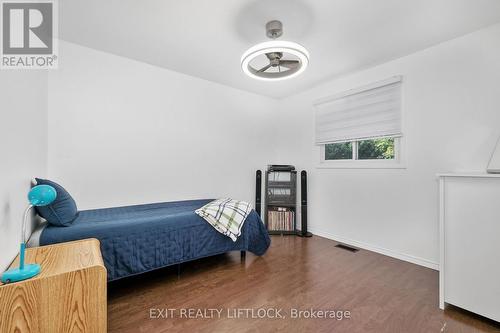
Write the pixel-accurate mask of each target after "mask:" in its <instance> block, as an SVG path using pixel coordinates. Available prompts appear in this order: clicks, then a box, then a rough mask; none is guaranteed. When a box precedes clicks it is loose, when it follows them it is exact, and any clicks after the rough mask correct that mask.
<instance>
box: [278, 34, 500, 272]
mask: <svg viewBox="0 0 500 333" xmlns="http://www.w3.org/2000/svg"><path fill="white" fill-rule="evenodd" d="M499 40H500V25H495V26H492V27H490V28H488V29H484V30H481V31H478V32H475V33H472V34H469V35H467V36H464V37H461V38H458V39H455V40H452V41H449V42H446V43H443V44H440V45H438V46H435V47H433V48H430V49H427V50H424V51H421V52H418V53H415V54H413V55H410V56H407V57H404V58H401V59H398V60H395V61H391V62H389V63H386V64H383V65H380V66H376V67H373V68H370V69H367V70H363V71H360V72H357V73H353V74H351V75H348V76H345V77H342V78H340V79H336V80H331V81H329V82H326V83H324V84H322V85H320V86H317V87H315V88H313V89H310V90H308V91H305V92H303V93H302V94H300V95H297V96H294V97H291V98H288V99H286V100H283V101H282V105H281V107H280V108H281V111H280V112H281V113H282V118H283V119H288V120H289V123H288V124H284V127H285V128H291V131H290V132H284V133H283V135H282V136H281V139H282V141H281V144H280V145H279V147H280V150H279V151H280V152H282V153H281V154H280V161H281V162H286V163H293V164H296V165H297V166H298V167H299V168H304V169H307V170H308V171H309V191H310V193H309V203H310V206H309V213H310V215H309V221H310V222H309V225H310V229H312V231H313V232H315V233H317V234H320V235H324V236H327V237H330V238H333V239H337V240H340V241H345V242H348V243H351V244H353V245H357V246H361V247H365V248H369V249H372V250H377V251H380V252H382V253H386V254H389V255H393V256H396V257H400V258H403V259H405V260H409V261H413V262H417V263H420V264H423V265H427V266H430V267H436V266H437V262H438V196H437V181H436V177H435V175H436V173H437V172H441V171H454V170H455V171H458V170H478V171H484V170H485V168H486V166H487V163H488V160H489V157H490V154H491V152H492V151H493V148H494V145H495V141H496V140H497V138H498V136H499V135H500V84H499V81H500V43H499V42H498V41H499ZM394 75H403V76H404V86H403V87H404V88H403V89H404V91H403V99H404V101H403V104H404V105H403V108H404V111H403V117H404V121H403V122H404V136H405V140H406V147H404V149H405V153H406V157H407V158H406V165H407V168H406V169H404V170H388V169H387V170H370V169H358V170H353V169H351V170H342V169H318V168H317V166H318V164H319V158H320V157H319V148H318V147H316V146H315V145H314V124H313V122H314V109H313V107H312V103H313V102H314V101H315V100H317V99H319V98H322V97H326V96H329V95H332V94H335V93H338V92H342V91H345V90H348V89H351V88H356V87H359V86H363V85H365V84H369V83H372V82H376V81H379V80H382V79H386V78H388V77H391V76H394ZM287 133H291V135H287Z"/></svg>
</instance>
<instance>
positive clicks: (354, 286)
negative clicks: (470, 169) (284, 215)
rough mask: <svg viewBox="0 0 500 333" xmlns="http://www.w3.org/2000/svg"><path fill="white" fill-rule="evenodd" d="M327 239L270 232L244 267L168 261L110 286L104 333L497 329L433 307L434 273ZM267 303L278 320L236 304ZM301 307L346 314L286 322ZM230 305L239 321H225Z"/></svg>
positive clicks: (231, 262)
mask: <svg viewBox="0 0 500 333" xmlns="http://www.w3.org/2000/svg"><path fill="white" fill-rule="evenodd" d="M336 244H337V243H336V242H334V241H331V240H328V239H325V238H321V237H317V236H314V237H313V238H298V237H281V236H273V237H272V244H271V248H270V249H269V251H268V252H267V253H266V254H265V255H264V256H263V257H256V256H254V255H252V254H251V253H248V254H247V257H246V260H245V262H244V263H242V262H241V261H240V254H239V253H237V252H234V253H230V254H225V255H220V256H216V257H212V258H206V259H203V260H197V261H194V262H191V263H186V264H183V265H182V271H181V275H180V278H178V275H177V268H176V267H170V268H166V269H162V270H158V271H155V272H151V273H146V274H142V275H139V276H135V277H131V278H127V279H124V280H120V281H116V282H113V283H110V284H109V290H108V330H109V332H120V333H127V332H133V333H136V332H232V333H234V332H259V333H264V332H273V331H275V332H349V333H355V332H398V333H399V332H425V333H428V332H451V333H459V332H500V324H498V323H495V322H492V321H489V320H486V319H484V318H481V317H479V316H476V315H473V314H471V313H468V312H466V311H463V310H460V309H458V308H454V307H448V308H447V309H446V310H445V311H441V310H440V309H439V308H438V272H436V271H434V270H431V269H427V268H423V267H420V266H417V265H413V264H410V263H407V262H404V261H400V260H397V259H393V258H390V257H386V256H383V255H380V254H376V253H373V252H369V251H365V250H360V251H359V252H357V253H351V252H349V251H346V250H343V249H339V248H336V247H335V245H336ZM276 308H278V309H281V314H282V315H284V316H286V317H287V318H285V319H280V318H270V319H254V318H251V313H249V312H245V311H246V310H241V309H254V311H257V309H276ZM311 308H312V309H313V310H338V311H341V310H342V311H349V312H350V318H349V319H342V320H337V319H331V318H323V319H320V318H316V319H314V318H308V319H306V318H302V319H291V318H290V315H291V311H292V309H300V310H310V309H311ZM151 309H152V310H151ZM159 309H161V310H159ZM163 309H173V310H171V311H172V312H171V313H170V314H173V318H170V316H169V317H168V318H164V317H165V314H166V313H169V312H168V311H169V310H163ZM181 309H194V310H192V311H196V310H198V309H201V310H202V311H203V310H204V309H219V310H221V318H218V314H216V313H215V310H214V311H213V312H212V313H210V312H209V311H210V310H206V311H205V313H200V312H198V313H196V312H194V313H193V315H194V316H195V317H196V316H197V315H203V316H205V318H198V319H195V318H193V319H188V318H181V315H182V313H181V311H183V310H181ZM236 309H240V312H241V313H240V318H239V319H234V318H233V317H235V315H234V312H233V311H235V310H236ZM186 311H187V310H186ZM228 311H229V312H228ZM260 311H261V312H259V313H257V312H254V316H259V315H262V313H263V312H262V311H264V310H260ZM188 314H189V313H187V312H185V313H184V315H188ZM269 314H270V315H274V312H273V310H269ZM328 314H332V313H328ZM336 314H337V315H338V314H339V313H336ZM342 314H343V315H346V313H345V312H344V313H342ZM210 315H212V318H209V317H210ZM246 315H248V316H250V318H245V316H246ZM303 315H306V314H303ZM151 316H153V317H160V318H150V317H151Z"/></svg>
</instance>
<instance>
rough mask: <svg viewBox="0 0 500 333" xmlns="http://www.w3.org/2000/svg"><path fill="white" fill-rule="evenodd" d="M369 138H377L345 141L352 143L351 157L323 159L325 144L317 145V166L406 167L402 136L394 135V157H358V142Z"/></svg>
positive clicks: (342, 167) (331, 167) (347, 167)
mask: <svg viewBox="0 0 500 333" xmlns="http://www.w3.org/2000/svg"><path fill="white" fill-rule="evenodd" d="M370 139H379V138H367V139H358V140H352V141H346V142H351V143H352V149H353V152H352V159H339V160H327V159H325V146H326V144H322V145H320V146H319V150H320V161H319V165H318V168H324V169H406V165H405V163H404V157H405V156H404V151H405V149H404V145H405V140H404V137H402V136H400V137H394V159H391V160H386V159H367V160H359V159H358V142H359V141H364V140H370Z"/></svg>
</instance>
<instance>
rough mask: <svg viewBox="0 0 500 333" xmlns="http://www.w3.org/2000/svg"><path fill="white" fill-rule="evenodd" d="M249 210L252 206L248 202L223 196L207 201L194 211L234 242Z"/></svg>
mask: <svg viewBox="0 0 500 333" xmlns="http://www.w3.org/2000/svg"><path fill="white" fill-rule="evenodd" d="M251 210H252V207H251V206H250V204H249V203H248V202H245V201H238V200H233V199H228V198H225V199H217V200H214V201H212V202H209V203H208V204H206V205H205V206H203V207H201V208H199V209H197V210H196V211H195V213H196V214H198V215H199V216H201V217H203V218H204V219H205V220H206V221H207V222H208V223H210V224H211V225H212V227H214V228H215V229H216V230H217V231H218V232H220V233H221V234H223V235H226V236H228V237H229V238H231V239H232V240H233V242H236V240H237V239H238V237H239V236H240V235H241V228H242V227H243V223H244V222H245V219H246V218H247V216H248V214H250V211H251Z"/></svg>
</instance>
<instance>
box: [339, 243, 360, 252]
mask: <svg viewBox="0 0 500 333" xmlns="http://www.w3.org/2000/svg"><path fill="white" fill-rule="evenodd" d="M335 247H338V248H339V249H342V250H346V251H349V252H352V253H356V252H358V251H359V249H356V248H354V247H351V246H349V245H345V244H337V245H335Z"/></svg>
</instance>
